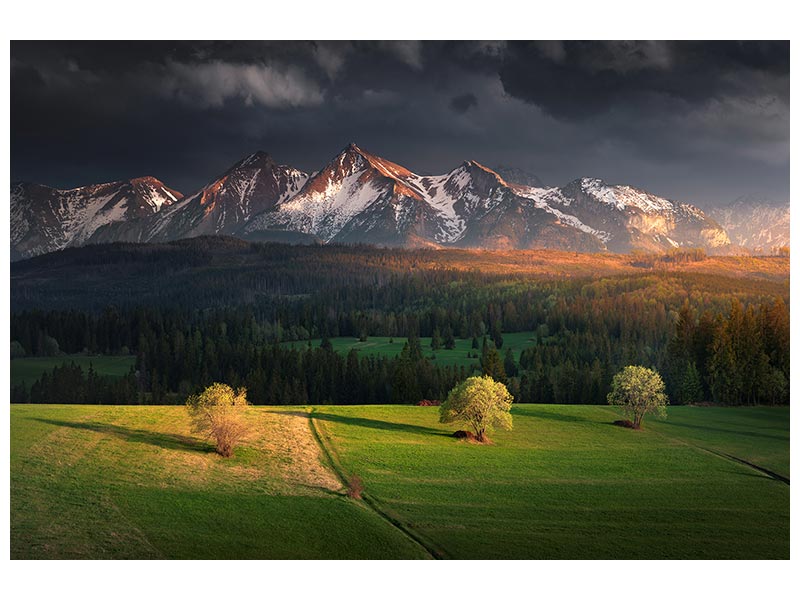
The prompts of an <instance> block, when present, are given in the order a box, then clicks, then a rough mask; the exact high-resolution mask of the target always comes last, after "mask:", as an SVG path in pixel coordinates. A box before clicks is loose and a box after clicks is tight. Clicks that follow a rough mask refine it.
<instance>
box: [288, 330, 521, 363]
mask: <svg viewBox="0 0 800 600" xmlns="http://www.w3.org/2000/svg"><path fill="white" fill-rule="evenodd" d="M419 341H420V346H421V347H422V352H423V354H424V355H425V356H426V357H428V358H430V359H431V360H432V361H433V363H434V364H438V365H456V366H462V365H463V366H465V367H469V366H477V365H478V363H479V358H478V357H479V356H480V353H481V349H480V348H478V349H477V350H476V349H475V348H473V347H472V339H468V340H462V339H459V338H456V340H455V342H456V344H455V348H453V349H452V350H447V349H445V348H444V347H442V348H440V349H439V350H435V351H434V350H432V349H431V338H429V337H422V338H419ZM330 342H331V346H332V347H333V350H334V351H336V352H338V353H340V354H347V353H348V352H350V350H353V349H355V350H358V353H359V355H360V356H388V357H394V356H397V355H398V354H400V352H401V351H402V350H403V345H404V344H405V343H406V338H401V337H396V338H390V337H380V336H375V337H372V336H371V337H368V338H367V340H366V341H364V342H361V341H359V340H358V338H354V337H335V338H330ZM321 343H322V340H321V339H313V340H311V346H312V347H313V348H317V347H319V345H320V344H321ZM480 343H481V340H479V344H480ZM284 345H285V346H289V347H293V348H298V349H303V348H306V347H307V346H308V340H305V341H298V342H284ZM534 345H536V334H535V333H534V332H532V331H522V332H517V333H504V334H503V347H502V348H501V349H500V352H501V354H502V355H503V356H505V353H506V350H507V348H511V350H512V351H513V353H514V359H515V360H519V355H520V354H521V353H522V351H523V350H524V349H525V348H528V347H530V346H534ZM468 354H469V355H472V357H468V356H467V355H468ZM476 354H477V356H475V355H476Z"/></svg>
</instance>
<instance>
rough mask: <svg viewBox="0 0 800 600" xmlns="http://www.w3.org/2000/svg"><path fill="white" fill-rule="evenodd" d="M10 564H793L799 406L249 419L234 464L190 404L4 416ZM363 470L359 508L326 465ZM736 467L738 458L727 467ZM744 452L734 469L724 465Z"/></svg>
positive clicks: (320, 410)
mask: <svg viewBox="0 0 800 600" xmlns="http://www.w3.org/2000/svg"><path fill="white" fill-rule="evenodd" d="M10 410H11V556H12V557H13V558H430V557H431V556H439V557H444V558H754V559H755V558H788V556H789V486H788V485H786V483H784V482H781V481H779V480H778V479H776V478H774V477H770V476H768V475H766V474H764V473H763V472H762V471H758V470H756V469H755V468H753V467H751V466H747V465H745V464H743V463H742V462H740V461H739V460H736V459H740V460H744V461H749V462H751V463H754V464H755V465H758V466H761V467H764V468H766V469H769V470H771V471H774V472H775V473H777V474H779V475H781V476H783V477H785V478H787V479H788V477H789V411H788V409H787V408H730V409H725V408H695V407H674V408H671V409H670V416H669V419H668V420H666V421H661V422H659V421H656V420H651V421H646V422H645V427H646V429H645V430H643V431H632V430H627V429H621V428H618V427H614V426H612V425H611V424H610V423H611V421H612V420H613V419H614V418H616V414H615V413H614V412H613V411H612V410H611V409H610V408H608V407H593V406H557V405H555V406H553V405H518V406H515V407H514V411H513V413H514V430H513V431H511V432H498V433H495V434H493V435H492V439H493V441H494V445H490V446H480V445H475V444H471V443H468V442H461V441H457V440H455V439H453V438H452V437H450V436H449V433H450V431H452V427H444V426H442V425H440V424H439V423H438V421H437V411H436V408H435V407H409V406H360V407H338V406H337V407H317V408H314V409H313V412H311V415H312V416H313V420H312V423H313V425H314V429H315V430H316V431H317V432H318V434H319V436H320V438H321V439H322V441H323V443H324V449H321V448H320V446H319V445H318V440H317V438H316V437H315V435H314V434H313V432H312V429H311V428H310V427H309V425H310V422H309V418H308V414H309V409H307V408H303V407H291V408H271V407H254V408H253V409H251V410H250V413H249V417H248V418H249V420H250V422H251V434H250V436H249V438H248V439H247V440H246V441H245V443H244V445H243V446H242V447H241V448H240V449H239V450H238V451H237V454H236V457H235V458H233V459H229V460H225V459H222V458H220V457H218V456H216V455H215V454H214V453H213V452H211V450H210V447H209V446H208V444H206V443H205V442H202V441H200V440H197V439H195V438H194V437H193V436H192V435H191V434H190V432H189V429H188V419H187V417H186V414H185V412H184V410H183V409H182V408H181V407H108V406H100V407H97V406H92V407H89V406H56V405H53V406H31V405H14V406H11V409H10ZM326 453H328V454H329V455H330V457H331V458H332V463H333V465H335V466H336V468H337V469H338V470H339V472H343V473H347V474H351V473H355V474H358V475H359V476H360V477H361V478H362V479H363V482H364V486H365V491H366V495H365V500H366V502H362V501H356V500H351V499H348V498H347V497H346V496H345V495H344V493H343V489H342V485H341V483H340V479H338V478H337V476H336V474H335V473H334V471H333V470H332V469H331V468H329V464H330V463H329V459H328V456H327V455H326ZM725 455H729V456H725ZM732 457H735V458H732Z"/></svg>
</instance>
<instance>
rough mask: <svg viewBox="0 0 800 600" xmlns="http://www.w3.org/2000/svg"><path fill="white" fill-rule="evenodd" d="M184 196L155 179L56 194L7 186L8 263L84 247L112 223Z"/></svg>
mask: <svg viewBox="0 0 800 600" xmlns="http://www.w3.org/2000/svg"><path fill="white" fill-rule="evenodd" d="M182 198H183V194H181V193H180V192H177V191H175V190H173V189H171V188H168V187H167V186H166V185H164V184H163V183H162V182H161V181H159V180H158V179H156V178H154V177H140V178H137V179H131V180H129V181H116V182H112V183H101V184H96V185H87V186H84V187H79V188H75V189H71V190H60V189H56V188H51V187H47V186H44V185H39V184H35V183H15V184H12V186H11V211H10V212H11V255H12V259H15V258H23V257H29V256H36V255H38V254H44V253H46V252H52V251H53V250H59V249H61V248H66V247H68V246H77V245H81V244H84V243H86V242H87V241H89V240H90V239H91V237H92V235H94V233H95V232H96V231H97V230H98V229H100V228H102V227H104V226H106V225H108V224H110V223H130V222H134V221H138V220H141V219H144V218H146V217H148V216H150V215H154V214H158V213H159V212H160V211H162V210H164V209H165V208H167V207H169V206H172V205H173V204H175V203H177V202H179V201H180V200H181V199H182Z"/></svg>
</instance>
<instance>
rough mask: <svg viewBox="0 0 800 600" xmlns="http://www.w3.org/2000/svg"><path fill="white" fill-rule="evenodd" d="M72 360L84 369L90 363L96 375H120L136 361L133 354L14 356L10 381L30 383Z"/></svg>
mask: <svg viewBox="0 0 800 600" xmlns="http://www.w3.org/2000/svg"><path fill="white" fill-rule="evenodd" d="M70 362H74V363H75V364H76V365H79V366H80V367H81V368H82V369H83V370H84V371H87V370H88V369H89V365H92V368H94V370H95V371H97V374H98V375H109V376H112V377H122V376H123V375H126V374H127V373H128V371H130V369H131V367H132V366H133V365H134V364H135V363H136V357H135V356H85V355H83V354H67V355H64V356H53V357H31V358H27V357H26V358H15V359H14V360H12V361H11V383H12V384H14V385H18V384H23V385H25V386H29V385H31V384H32V383H33V382H34V381H36V380H37V379H39V378H40V377H41V376H42V373H44V372H45V371H52V370H53V367H60V366H61V365H62V364H64V363H70Z"/></svg>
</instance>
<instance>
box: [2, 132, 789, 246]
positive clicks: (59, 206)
mask: <svg viewBox="0 0 800 600" xmlns="http://www.w3.org/2000/svg"><path fill="white" fill-rule="evenodd" d="M785 212H786V215H787V218H786V222H785V229H786V232H785V241H786V243H787V244H788V207H787V208H786V211H785ZM737 214H738V213H737V212H736V208H735V207H734V208H733V209H732V210H731V211H730V212H725V213H719V216H718V217H717V218H716V219H715V218H714V217H713V216H712V215H710V214H707V213H705V212H703V211H702V210H700V209H699V208H697V207H696V206H693V205H691V204H687V203H681V202H675V201H672V200H668V199H665V198H662V197H659V196H656V195H654V194H651V193H648V192H646V191H644V190H641V189H637V188H635V187H632V186H627V185H610V184H607V183H605V182H604V181H602V180H600V179H593V178H581V179H577V180H575V181H572V182H571V183H569V184H567V185H565V186H563V187H546V186H544V184H542V183H541V181H540V180H539V179H538V178H537V177H536V176H535V175H532V174H529V173H525V172H524V171H520V170H518V169H510V168H504V167H500V168H498V169H490V168H488V167H486V166H484V165H482V164H480V163H478V162H476V161H473V160H468V161H465V162H463V163H462V164H460V165H459V166H457V167H456V168H454V169H452V170H451V171H449V172H448V173H445V174H443V175H419V174H416V173H414V172H412V171H410V170H409V169H407V168H405V167H403V166H401V165H399V164H396V163H393V162H391V161H389V160H386V159H384V158H381V157H379V156H376V155H374V154H371V153H370V152H367V151H365V150H363V149H361V148H359V147H358V146H357V145H355V144H350V145H348V146H347V147H346V148H344V149H343V150H342V151H341V152H339V153H338V154H337V155H336V156H335V157H334V158H333V159H332V160H331V161H330V162H329V163H328V164H327V165H325V166H324V167H323V168H322V169H321V170H319V171H316V172H314V173H310V174H309V173H304V172H303V171H300V170H298V169H295V168H293V167H291V166H288V165H282V164H278V163H277V162H275V161H274V160H273V159H272V158H271V157H270V156H269V155H268V154H266V153H264V152H256V153H254V154H252V155H250V156H248V157H246V158H244V159H243V160H241V161H239V162H238V163H236V164H235V165H233V166H232V167H231V168H230V169H228V170H227V171H226V172H225V173H223V174H222V175H220V176H219V177H217V178H215V179H213V180H212V181H210V182H209V183H208V184H207V185H205V186H204V187H203V188H201V189H200V190H198V191H196V192H194V193H192V194H189V195H186V196H184V195H182V194H181V193H180V192H177V191H175V190H174V189H171V188H169V187H168V186H167V185H165V184H164V183H162V182H161V181H159V180H157V179H155V178H153V177H143V178H139V179H132V180H130V181H123V182H114V183H106V184H98V185H89V186H85V187H80V188H76V189H71V190H59V189H55V188H50V187H47V186H43V185H38V184H32V183H14V184H12V186H11V232H12V233H11V257H12V260H18V259H22V258H27V257H31V256H36V255H39V254H43V253H47V252H51V251H54V250H58V249H61V248H65V247H70V246H78V245H85V244H92V243H107V242H116V241H127V242H163V241H170V240H176V239H181V238H187V237H196V236H201V235H231V236H235V237H240V238H243V239H249V240H259V241H284V242H293V243H330V242H336V243H368V244H375V245H381V246H404V247H424V246H431V247H437V246H450V247H462V248H484V249H523V248H556V249H562V250H575V251H583V252H600V251H611V252H628V251H631V250H646V251H663V250H665V249H669V248H673V247H684V246H689V247H704V248H707V249H709V250H710V251H718V252H724V251H725V250H726V249H727V248H730V247H732V244H731V242H732V239H731V235H732V232H737V233H736V235H737V236H739V231H740V229H737V225H736V222H737ZM778 221H780V219H776V218H775V216H774V215H773V216H771V217H766V216H765V218H764V219H763V220H762V221H759V222H758V223H759V224H758V225H756V224H755V223H750V224H749V225H752V226H753V227H755V228H756V229H757V228H758V227H761V226H763V227H762V230H759V231H749V230H748V232H746V233H741V236H740V237H737V238H736V239H735V240H733V242H734V243H735V244H739V245H747V244H745V243H744V242H748V243H749V242H750V241H753V240H756V241H758V243H759V244H760V247H762V248H763V247H766V245H769V244H772V242H773V241H777V242H780V244H779V245H786V244H783V242H784V237H781V236H782V235H783V234H782V233H780V232H766V233H765V231H766V229H768V228H769V226H770V225H772V224H774V223H775V222H778ZM780 222H781V223H783V221H780ZM741 231H744V230H741ZM759 236H760V237H759Z"/></svg>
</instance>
